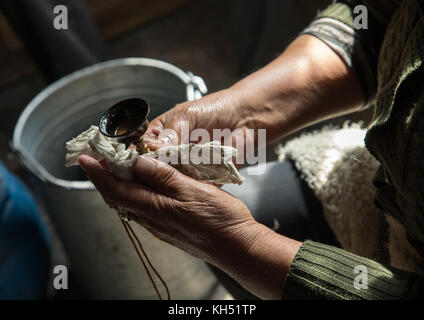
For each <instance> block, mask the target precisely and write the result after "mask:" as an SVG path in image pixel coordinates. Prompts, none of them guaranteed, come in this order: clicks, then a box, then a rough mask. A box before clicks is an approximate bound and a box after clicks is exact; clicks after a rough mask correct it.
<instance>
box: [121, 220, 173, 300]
mask: <svg viewBox="0 0 424 320" xmlns="http://www.w3.org/2000/svg"><path fill="white" fill-rule="evenodd" d="M121 222H122V226H123V227H124V229H125V232H126V234H127V236H128V238H129V239H130V240H131V243H132V245H133V247H134V250H135V251H136V253H137V255H138V258H139V259H140V262H141V263H142V265H143V267H144V270H145V271H146V273H147V276H148V277H149V280H150V282H151V283H152V285H153V288H154V289H155V292H156V295H157V296H158V298H159V300H162V296H161V294H160V292H159V290H158V288H157V286H156V283H155V281H154V280H153V278H152V275H151V274H150V271H149V268H148V267H147V265H146V262H145V261H144V259H143V256H144V258H145V259H146V261H147V263H148V265H149V266H150V268H151V269H152V270H153V272H154V273H155V274H156V276H157V277H158V278H159V280H160V281H161V282H162V285H163V286H164V288H165V290H166V294H167V299H168V300H171V295H170V293H169V289H168V286H167V284H166V282H165V281H164V280H163V278H162V277H161V276H160V274H159V273H158V271H157V270H156V269H155V268H154V267H153V265H152V263H151V262H150V259H149V257H148V256H147V254H146V252H145V251H144V249H143V246H142V245H141V242H140V240H139V239H138V237H137V235H136V233H135V232H134V230H133V229H132V228H131V226H130V224H129V222H128V221H124V220H122V219H121ZM136 242H137V244H138V246H139V248H138V247H137V244H136ZM140 250H141V253H140Z"/></svg>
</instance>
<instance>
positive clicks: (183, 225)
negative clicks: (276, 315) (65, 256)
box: [79, 156, 295, 298]
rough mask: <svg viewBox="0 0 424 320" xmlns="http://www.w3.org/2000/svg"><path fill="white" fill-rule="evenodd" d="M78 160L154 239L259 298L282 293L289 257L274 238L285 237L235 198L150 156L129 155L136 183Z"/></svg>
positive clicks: (106, 195)
mask: <svg viewBox="0 0 424 320" xmlns="http://www.w3.org/2000/svg"><path fill="white" fill-rule="evenodd" d="M79 163H80V165H81V167H82V168H83V169H84V170H85V172H86V174H87V177H88V178H89V179H90V180H91V181H92V182H93V184H94V185H95V186H96V188H97V189H98V190H99V191H100V193H101V194H102V196H103V198H104V199H105V201H106V202H107V203H109V204H111V205H112V206H118V207H121V208H123V209H125V210H127V211H129V212H130V213H131V218H132V219H133V220H134V221H136V222H138V223H139V224H141V225H142V226H144V227H145V228H146V229H147V230H149V231H150V232H151V233H152V234H153V235H155V236H156V237H158V238H159V239H162V240H164V241H166V242H168V243H170V244H172V245H174V246H177V247H179V248H181V249H183V250H184V251H186V252H188V253H190V254H191V255H194V256H196V257H198V258H200V259H203V260H205V261H207V262H209V263H211V264H213V265H215V266H217V267H219V268H221V269H223V270H224V271H225V272H227V273H228V274H230V275H231V276H232V277H233V278H235V279H236V280H238V281H239V282H240V283H241V284H242V285H243V286H245V287H246V289H248V290H250V291H252V292H254V293H255V294H257V295H259V296H261V297H263V298H279V297H280V296H281V290H282V287H281V283H282V281H283V279H284V270H286V269H287V268H288V266H289V264H290V261H291V260H288V259H287V257H286V256H285V252H284V245H281V244H277V243H279V242H281V241H282V238H284V237H282V236H280V235H278V234H277V233H275V232H274V231H272V230H270V229H268V228H266V227H265V226H264V225H261V224H259V223H257V222H256V221H255V220H254V219H253V218H252V216H251V214H250V212H249V210H248V209H247V207H246V206H245V205H244V204H243V203H242V202H241V201H240V200H238V199H236V198H234V197H233V196H231V195H230V194H228V193H227V192H225V191H223V190H221V189H219V188H218V187H216V186H214V185H212V184H209V183H202V182H198V181H196V180H193V179H191V178H190V177H187V176H185V175H183V174H182V173H180V172H178V171H177V170H176V169H174V168H173V167H171V166H170V165H168V164H166V163H164V162H161V161H159V160H155V159H152V158H149V157H143V156H140V157H138V158H136V159H135V161H134V164H133V170H134V173H135V175H136V177H137V179H138V181H139V182H140V183H135V182H128V181H120V180H117V179H116V178H115V177H114V176H113V175H111V174H110V173H109V172H108V171H107V170H105V169H104V168H103V167H102V165H101V164H100V163H99V162H97V161H96V160H94V159H93V158H90V157H88V156H81V157H80V158H79ZM294 253H295V252H294ZM294 253H293V255H294Z"/></svg>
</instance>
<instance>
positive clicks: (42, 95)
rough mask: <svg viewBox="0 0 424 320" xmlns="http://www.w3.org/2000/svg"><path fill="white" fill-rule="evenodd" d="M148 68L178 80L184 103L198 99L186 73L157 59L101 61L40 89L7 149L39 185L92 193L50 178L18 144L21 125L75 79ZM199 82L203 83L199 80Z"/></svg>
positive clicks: (87, 185)
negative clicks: (114, 70)
mask: <svg viewBox="0 0 424 320" xmlns="http://www.w3.org/2000/svg"><path fill="white" fill-rule="evenodd" d="M131 65H134V66H148V67H154V68H158V69H162V70H165V71H168V72H170V73H172V74H174V75H175V76H177V77H178V78H179V79H181V80H182V81H183V82H184V83H185V84H186V88H187V89H186V99H187V101H191V100H194V99H196V98H198V97H199V93H198V92H196V90H195V85H194V84H193V77H195V78H199V77H197V76H193V75H192V74H191V73H190V72H187V73H186V72H184V71H183V70H181V69H180V68H178V67H176V66H174V65H172V64H170V63H168V62H165V61H161V60H156V59H151V58H137V57H135V58H121V59H113V60H108V61H102V62H99V63H96V64H93V65H90V66H87V67H85V68H82V69H79V70H76V71H74V72H72V73H70V74H68V75H66V76H64V77H62V78H60V79H58V80H56V81H55V82H53V83H51V84H49V85H48V86H47V87H45V88H44V89H43V90H41V91H40V92H39V93H38V94H37V95H36V96H35V97H34V98H33V99H32V100H31V101H30V102H29V103H28V104H27V105H26V106H25V108H24V110H23V111H22V113H21V114H20V116H19V118H18V121H17V122H16V125H15V128H14V130H13V138H12V143H11V148H12V150H13V152H14V153H15V154H16V155H17V157H18V158H19V160H20V162H21V163H22V164H23V165H24V166H25V167H26V168H27V169H28V170H29V171H30V172H31V173H32V174H34V175H35V176H36V177H37V178H38V179H40V180H41V181H43V182H48V183H51V184H54V185H57V186H60V187H63V188H65V189H79V190H94V189H95V187H94V185H93V184H92V183H91V182H90V181H72V180H64V179H59V178H57V177H55V176H53V175H52V174H51V173H50V172H48V171H47V170H46V169H45V168H44V167H43V166H42V165H41V164H40V163H39V162H38V161H37V160H35V159H34V157H32V156H31V155H30V154H29V153H28V152H26V151H25V150H24V149H23V148H22V146H21V143H20V137H21V136H22V132H23V128H24V125H25V123H26V122H27V121H28V119H29V117H30V115H31V114H32V112H33V111H34V110H35V108H36V107H37V106H38V105H40V104H41V103H42V102H43V101H44V100H45V99H46V98H48V97H49V96H50V95H51V94H53V93H54V92H55V91H56V90H58V89H61V88H64V87H65V86H67V85H68V84H70V83H72V82H73V81H76V80H78V79H79V78H81V77H85V76H87V75H89V74H91V73H95V72H98V71H100V70H104V69H108V68H114V67H119V66H131ZM202 81H203V80H202Z"/></svg>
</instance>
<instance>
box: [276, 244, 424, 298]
mask: <svg viewBox="0 0 424 320" xmlns="http://www.w3.org/2000/svg"><path fill="white" fill-rule="evenodd" d="M418 278H419V277H418V275H416V274H413V273H409V272H405V271H401V270H397V269H394V268H391V267H387V266H383V265H381V264H379V263H377V262H375V261H372V260H369V259H366V258H362V257H359V256H356V255H354V254H351V253H349V252H347V251H344V250H342V249H338V248H335V247H332V246H328V245H324V244H321V243H317V242H313V241H305V242H304V243H303V245H302V246H301V247H300V249H299V251H298V253H297V255H296V257H295V258H294V260H293V263H292V265H291V267H290V269H289V272H288V274H287V278H286V284H285V287H284V296H283V299H348V300H362V299H365V300H393V299H406V298H409V297H410V296H411V294H412V292H413V291H415V290H413V288H414V286H416V283H417V280H418Z"/></svg>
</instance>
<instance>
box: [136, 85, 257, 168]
mask: <svg viewBox="0 0 424 320" xmlns="http://www.w3.org/2000/svg"><path fill="white" fill-rule="evenodd" d="M248 109H249V108H247V107H243V108H241V102H240V99H239V97H238V93H237V92H233V91H231V89H226V90H222V91H219V92H217V93H214V94H210V95H207V96H205V97H203V98H201V99H199V100H196V101H187V102H184V103H182V104H178V105H176V106H175V107H174V108H172V109H170V110H169V111H168V112H165V113H164V114H162V115H160V116H158V117H157V118H156V119H154V120H153V121H152V122H151V123H150V124H149V127H148V129H147V131H146V133H145V134H144V135H143V139H144V142H146V144H147V145H148V146H149V148H150V149H151V150H157V149H159V148H162V147H166V146H169V145H177V144H185V143H189V142H194V143H206V142H210V141H212V140H215V141H216V140H217V139H214V136H213V130H214V129H221V130H225V131H223V133H224V134H225V133H227V134H226V136H227V137H229V139H228V140H226V141H223V139H221V143H224V142H225V144H226V145H232V146H233V147H235V148H237V149H239V151H240V154H244V152H245V145H246V144H247V143H250V142H252V141H253V139H254V137H253V135H252V136H250V135H248V134H247V131H246V129H249V128H255V125H254V123H253V122H252V121H251V119H252V117H249V116H247V113H248ZM195 129H204V130H206V131H207V132H208V133H209V139H208V140H206V141H205V139H204V137H197V136H196V135H194V134H193V135H192V136H190V137H187V136H186V137H185V136H184V132H185V133H188V134H192V133H193V130H195ZM227 141H228V142H227ZM237 141H238V142H237ZM240 162H241V161H240Z"/></svg>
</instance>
